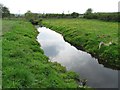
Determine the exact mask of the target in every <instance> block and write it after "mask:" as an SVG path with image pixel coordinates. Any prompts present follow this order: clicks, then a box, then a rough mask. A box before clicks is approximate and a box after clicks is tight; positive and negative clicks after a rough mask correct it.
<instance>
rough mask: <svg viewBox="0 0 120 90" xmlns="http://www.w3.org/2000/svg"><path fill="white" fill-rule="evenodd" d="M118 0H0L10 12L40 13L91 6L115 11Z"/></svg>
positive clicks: (79, 11) (59, 11) (102, 10)
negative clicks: (28, 11)
mask: <svg viewBox="0 0 120 90" xmlns="http://www.w3.org/2000/svg"><path fill="white" fill-rule="evenodd" d="M118 1H119V0H0V3H2V4H4V5H5V6H7V7H8V8H9V9H10V11H11V12H12V13H19V12H20V13H25V12H26V11H27V10H31V11H32V12H40V13H43V12H44V13H62V12H63V11H64V12H65V13H68V11H70V12H73V11H75V12H78V13H84V12H85V11H86V9H88V8H92V9H93V11H94V12H117V11H118Z"/></svg>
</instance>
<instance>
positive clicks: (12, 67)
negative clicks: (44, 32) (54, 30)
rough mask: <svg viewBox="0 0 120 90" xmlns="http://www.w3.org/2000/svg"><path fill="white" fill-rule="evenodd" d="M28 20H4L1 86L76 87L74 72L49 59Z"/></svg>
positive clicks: (76, 76)
mask: <svg viewBox="0 0 120 90" xmlns="http://www.w3.org/2000/svg"><path fill="white" fill-rule="evenodd" d="M37 34H38V32H37V30H36V29H35V27H34V26H32V25H31V24H30V23H29V22H25V21H20V20H3V35H2V36H3V43H2V86H3V88H25V87H26V88H77V87H78V84H77V82H76V81H75V79H76V78H78V75H76V74H75V73H74V72H72V71H69V72H67V71H66V69H65V67H63V66H61V65H60V64H58V63H52V62H49V61H48V59H49V58H48V57H46V56H45V55H44V52H43V50H42V49H40V45H39V44H38V42H37V41H36V37H37Z"/></svg>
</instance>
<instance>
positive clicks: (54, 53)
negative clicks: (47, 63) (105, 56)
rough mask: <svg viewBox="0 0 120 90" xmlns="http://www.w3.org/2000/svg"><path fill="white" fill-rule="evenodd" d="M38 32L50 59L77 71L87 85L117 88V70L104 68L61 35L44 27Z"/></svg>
mask: <svg viewBox="0 0 120 90" xmlns="http://www.w3.org/2000/svg"><path fill="white" fill-rule="evenodd" d="M38 31H39V32H40V34H39V35H38V37H37V40H38V42H40V44H41V46H42V48H43V50H44V52H45V54H46V55H47V56H48V57H49V58H50V59H51V61H57V62H59V63H61V64H62V65H63V66H66V68H67V70H72V71H75V72H77V73H78V74H79V75H80V77H81V78H86V79H87V80H88V82H87V85H89V86H92V87H96V88H117V87H118V71H116V70H112V69H108V68H105V67H104V66H103V65H102V64H99V63H98V61H97V60H96V59H95V58H92V57H91V55H90V54H88V53H86V52H83V51H80V50H77V49H76V48H75V47H73V46H71V45H70V44H69V43H67V42H65V41H64V39H63V37H62V36H61V35H60V34H58V33H56V32H54V31H52V30H50V29H48V28H45V27H42V28H38Z"/></svg>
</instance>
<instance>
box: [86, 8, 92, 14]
mask: <svg viewBox="0 0 120 90" xmlns="http://www.w3.org/2000/svg"><path fill="white" fill-rule="evenodd" d="M92 11H93V10H92V9H91V8H88V9H87V10H86V12H85V14H92Z"/></svg>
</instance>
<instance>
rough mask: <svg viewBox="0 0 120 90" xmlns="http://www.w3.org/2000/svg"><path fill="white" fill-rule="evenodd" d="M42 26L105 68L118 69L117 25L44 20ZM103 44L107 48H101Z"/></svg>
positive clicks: (113, 23)
mask: <svg viewBox="0 0 120 90" xmlns="http://www.w3.org/2000/svg"><path fill="white" fill-rule="evenodd" d="M43 25H45V26H46V27H48V28H51V29H53V30H55V31H57V32H58V33H61V34H62V35H63V37H64V38H65V40H66V41H68V42H69V43H71V44H72V45H74V46H76V47H77V48H79V49H82V50H84V51H86V52H89V53H91V54H92V55H93V56H94V57H97V58H99V63H102V64H103V65H104V66H105V67H109V68H113V69H120V64H119V63H120V60H119V59H118V56H119V54H118V23H117V22H103V21H99V20H87V19H78V18H77V19H45V20H43ZM100 42H104V43H105V44H108V43H109V42H112V44H111V45H109V46H105V45H103V46H101V48H100V49H99V43H100Z"/></svg>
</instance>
